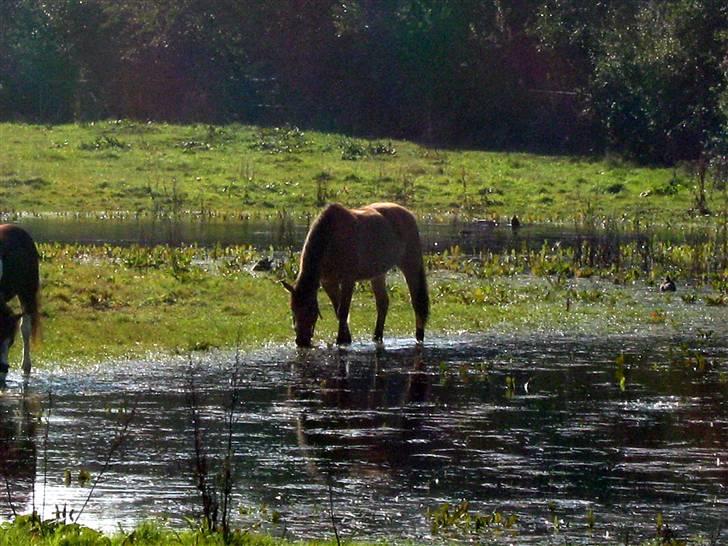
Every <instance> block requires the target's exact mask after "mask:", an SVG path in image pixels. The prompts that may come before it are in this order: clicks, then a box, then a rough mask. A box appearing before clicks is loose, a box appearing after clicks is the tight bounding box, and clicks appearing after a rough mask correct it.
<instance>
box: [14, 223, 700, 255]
mask: <svg viewBox="0 0 728 546" xmlns="http://www.w3.org/2000/svg"><path fill="white" fill-rule="evenodd" d="M17 223H19V224H20V225H22V226H23V227H24V228H26V229H27V230H28V231H29V232H30V233H31V234H32V235H33V237H34V238H35V240H36V241H37V242H59V243H83V244H102V243H108V244H114V245H130V244H138V245H156V244H171V245H179V244H197V245H200V246H212V245H216V244H219V245H222V246H225V245H241V244H246V245H252V246H254V247H256V248H260V249H268V248H274V249H279V250H282V249H288V248H294V249H296V250H298V249H300V248H301V246H302V244H303V240H304V239H305V237H306V233H307V231H308V223H307V222H305V221H303V220H298V221H294V220H293V219H292V218H288V217H282V218H279V219H277V220H275V221H265V220H228V221H221V220H215V219H213V220H199V219H194V218H193V219H183V220H179V221H171V220H165V219H161V220H160V219H154V218H140V219H133V218H132V219H111V220H99V219H95V218H90V217H80V218H68V217H64V216H58V217H56V216H44V217H22V218H20V219H18V221H17ZM420 232H421V235H422V239H423V241H424V244H425V247H426V249H427V250H429V251H436V250H444V249H447V248H449V247H451V246H453V245H459V246H460V247H461V248H462V249H463V250H464V251H465V252H479V251H481V250H487V251H491V252H503V251H504V250H511V249H515V250H521V249H523V248H528V249H538V248H540V247H541V246H542V245H543V244H544V242H548V243H554V242H557V241H559V242H560V243H561V244H563V245H564V246H573V245H576V244H581V243H582V242H583V241H596V242H599V241H609V242H610V243H611V244H622V243H625V242H629V241H634V240H637V241H647V240H649V239H651V238H654V239H657V240H667V241H671V242H677V243H681V242H696V241H701V240H704V239H705V237H706V236H707V233H705V232H703V231H700V230H695V231H690V232H683V231H681V230H672V231H667V230H656V231H655V230H647V231H629V230H624V229H616V228H615V229H605V228H604V227H602V228H599V229H597V228H586V227H568V226H563V225H549V224H534V225H523V226H521V227H520V228H519V229H517V230H513V229H511V227H510V226H509V225H506V224H502V225H493V224H492V223H490V222H477V221H476V222H464V221H451V222H427V221H422V222H420Z"/></svg>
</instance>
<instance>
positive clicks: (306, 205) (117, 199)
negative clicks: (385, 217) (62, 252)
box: [0, 121, 723, 224]
mask: <svg viewBox="0 0 728 546" xmlns="http://www.w3.org/2000/svg"><path fill="white" fill-rule="evenodd" d="M0 142H2V143H3V153H2V154H0V210H3V211H6V212H8V211H10V212H12V211H30V212H70V213H100V212H111V213H116V212H125V213H141V214H164V215H176V214H189V213H197V214H199V213H203V214H215V215H219V216H223V217H239V216H241V215H269V214H273V213H276V212H279V211H284V210H285V211H286V212H289V213H293V214H303V213H307V212H313V211H316V210H317V209H318V208H320V207H321V206H322V205H323V204H324V203H326V202H330V201H340V202H343V203H346V204H350V205H360V204H363V203H367V202H371V201H377V200H394V201H397V202H400V203H403V204H406V205H409V206H410V207H412V208H414V209H415V210H417V211H418V213H420V214H423V215H424V214H432V215H437V214H452V213H456V214H462V215H465V216H474V217H480V218H483V217H489V218H497V219H501V220H502V219H506V218H510V217H511V216H512V215H514V214H515V215H518V216H519V217H520V218H521V219H522V220H525V221H544V220H560V221H574V220H584V219H590V218H595V217H598V216H601V215H604V216H608V217H611V218H628V219H631V220H634V219H636V220H640V221H641V222H642V223H643V224H644V223H645V222H647V223H654V222H663V223H674V222H676V221H686V220H689V219H691V218H692V214H691V213H690V212H689V211H690V209H691V207H692V206H693V203H694V198H695V194H694V189H693V188H694V185H695V180H694V178H693V177H692V176H691V175H690V174H688V173H686V172H684V171H681V170H673V169H664V168H649V167H638V166H635V165H631V164H628V163H625V162H623V161H621V160H619V159H617V158H606V159H604V158H602V159H590V158H585V157H557V156H538V155H531V154H522V153H495V152H484V151H457V150H438V149H431V148H427V147H423V146H420V145H416V144H413V143H410V142H402V141H367V140H361V139H352V138H348V137H345V136H342V135H336V134H322V133H314V132H310V133H309V132H306V133H304V132H302V131H299V130H298V129H295V128H284V129H263V128H258V127H248V126H240V125H234V126H224V127H211V126H205V125H187V126H174V125H167V124H152V123H136V122H129V121H120V122H98V123H95V124H89V125H60V126H52V127H46V126H37V125H26V124H8V123H5V124H0ZM708 190H710V185H709V187H708ZM708 206H709V207H711V208H712V209H713V210H714V211H719V210H722V207H723V200H722V197H721V196H720V195H713V193H712V192H710V191H709V193H708Z"/></svg>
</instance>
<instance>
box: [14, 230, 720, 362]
mask: <svg viewBox="0 0 728 546" xmlns="http://www.w3.org/2000/svg"><path fill="white" fill-rule="evenodd" d="M40 251H41V255H42V263H41V276H42V302H43V303H42V309H43V311H42V313H43V319H44V324H43V338H42V342H41V344H40V345H39V346H37V347H36V348H35V349H34V355H35V362H36V365H39V366H53V365H56V364H67V363H71V362H77V363H83V362H98V361H99V360H107V359H112V358H117V357H126V356H128V357H132V356H143V355H147V354H149V353H158V354H159V355H163V354H172V353H182V354H186V353H188V352H190V351H199V350H208V349H212V348H232V347H240V348H242V349H252V348H256V347H261V346H263V345H265V344H266V343H292V342H293V330H292V326H291V316H290V311H289V302H288V293H287V292H286V291H285V290H284V289H283V288H282V287H281V286H280V284H279V282H278V281H279V279H281V278H288V279H289V280H290V279H292V276H293V275H294V274H295V269H296V266H297V258H296V257H295V256H293V257H291V259H290V260H289V261H286V262H284V263H282V264H281V265H280V266H279V267H278V268H277V269H275V270H274V271H271V272H254V271H253V264H254V263H255V262H256V261H257V260H258V259H259V258H260V256H261V254H259V253H258V252H257V251H254V250H252V249H251V248H249V247H226V248H212V249H205V248H199V247H183V248H173V247H167V246H160V247H154V248H151V249H149V248H141V247H115V246H84V245H57V244H43V245H40ZM512 260H513V257H512V256H511V255H507V254H504V255H493V256H490V257H483V259H482V260H481V261H475V262H474V261H473V260H472V259H470V258H469V257H466V256H462V255H460V254H458V253H457V252H448V253H445V254H438V255H433V256H430V257H428V260H427V261H428V263H429V270H430V272H429V284H430V294H431V300H432V313H431V319H430V322H429V325H428V332H429V335H439V336H443V335H448V334H455V333H461V332H485V331H488V332H503V333H509V332H516V331H524V332H525V331H567V332H572V333H580V332H584V333H594V332H601V333H605V334H606V333H625V332H634V331H644V332H648V331H652V330H654V329H655V328H661V329H663V331H666V329H669V330H670V331H681V330H685V329H694V328H696V327H698V326H699V325H703V326H704V327H706V328H716V327H719V326H720V324H721V322H724V321H721V319H720V317H721V316H722V314H724V313H725V305H726V298H725V287H726V283H725V281H724V280H721V279H723V278H724V277H725V276H726V273H725V272H723V273H722V274H719V273H717V272H713V273H711V274H710V276H706V277H705V278H704V279H703V281H702V284H696V285H695V286H694V287H693V288H692V289H690V292H688V291H687V290H688V289H682V288H681V292H684V294H683V295H684V296H685V297H682V298H681V297H679V296H673V295H670V294H660V293H659V292H658V291H657V288H656V287H655V286H654V281H655V279H656V278H657V277H655V275H658V274H659V273H660V271H661V269H660V267H668V268H669V270H670V271H671V272H673V273H675V272H677V273H678V278H679V276H680V275H679V273H680V272H681V271H682V269H681V266H680V261H679V260H678V261H677V262H664V263H662V262H657V261H656V263H655V266H654V267H655V268H656V269H655V271H653V272H652V273H651V274H644V273H638V272H634V273H631V274H630V273H628V272H629V271H630V269H629V262H628V261H627V260H626V259H623V261H622V267H621V268H620V269H615V268H614V267H613V266H609V267H604V268H596V269H593V270H590V271H589V278H578V277H576V276H574V274H573V270H574V269H575V266H574V265H573V257H569V256H568V255H564V254H563V250H562V249H560V248H559V247H554V248H552V249H550V250H548V252H547V251H546V250H542V251H539V252H532V253H527V254H523V255H520V256H519V257H518V264H519V265H517V266H514V264H513V263H512ZM660 264H661V265H660ZM693 265H694V264H693V263H692V260H688V263H687V265H685V267H686V268H690V267H692V266H693ZM564 272H566V274H568V275H569V276H565V273H564ZM706 275H707V274H706ZM711 279H713V280H711ZM615 282H617V283H618V284H615ZM625 283H627V287H625V286H624V285H625ZM633 283H634V284H633ZM711 283H712V284H713V285H715V286H716V288H711V286H712V284H711ZM389 292H390V310H389V315H388V317H387V324H386V327H385V339H386V337H387V336H389V337H391V336H397V337H414V314H413V311H412V308H411V306H410V303H409V295H408V291H407V288H406V285H405V283H404V280H403V278H402V275H401V274H400V273H399V272H393V273H392V274H391V275H390V277H389ZM319 300H320V302H321V309H322V314H323V317H322V319H321V320H320V321H319V324H318V326H317V329H316V336H315V341H317V342H319V343H331V342H333V341H334V339H335V337H336V330H337V323H336V319H335V316H334V311H333V308H332V307H331V305H330V303H329V301H328V299H326V296H325V294H324V293H323V291H321V292H320V294H319ZM656 317H659V318H660V320H656ZM375 318H376V309H375V303H374V298H373V296H372V294H371V290H370V288H369V285H368V283H362V284H360V285H359V286H358V288H357V291H356V292H355V294H354V300H353V303H352V309H351V317H350V324H351V329H352V333H353V335H354V338H355V339H356V340H359V341H368V340H369V339H370V338H371V334H372V330H373V328H374V322H375ZM20 345H21V344H20V343H17V344H16V346H15V347H13V355H11V356H12V358H13V361H15V360H17V359H18V358H19V351H20V349H19V347H20Z"/></svg>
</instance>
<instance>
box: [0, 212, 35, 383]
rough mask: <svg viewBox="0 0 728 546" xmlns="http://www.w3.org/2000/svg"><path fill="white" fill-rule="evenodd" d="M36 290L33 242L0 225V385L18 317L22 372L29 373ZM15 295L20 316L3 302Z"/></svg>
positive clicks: (9, 226)
mask: <svg viewBox="0 0 728 546" xmlns="http://www.w3.org/2000/svg"><path fill="white" fill-rule="evenodd" d="M39 289H40V278H39V275H38V251H37V249H36V248H35V243H34V242H33V239H31V237H30V235H28V233H27V232H26V231H24V230H23V229H21V228H19V227H18V226H14V225H12V224H5V225H0V382H2V381H4V380H5V376H6V375H7V373H8V368H9V363H8V353H9V351H10V347H11V346H12V344H13V342H14V341H15V334H16V332H17V330H18V322H20V319H21V317H22V323H21V326H20V331H21V333H22V334H23V372H25V374H26V376H27V375H28V374H30V368H31V362H30V340H31V338H35V337H36V335H37V334H38V330H39V326H40V312H39V302H38V290H39ZM15 296H17V297H18V300H19V301H20V308H21V310H22V312H21V313H20V314H15V313H13V311H12V310H11V309H10V307H9V306H8V303H7V302H8V301H10V300H11V299H12V298H14V297H15Z"/></svg>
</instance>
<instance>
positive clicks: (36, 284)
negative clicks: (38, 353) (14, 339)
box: [18, 244, 42, 342]
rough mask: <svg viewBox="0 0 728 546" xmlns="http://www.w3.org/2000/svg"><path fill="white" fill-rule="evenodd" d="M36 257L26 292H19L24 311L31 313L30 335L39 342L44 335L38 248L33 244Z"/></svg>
mask: <svg viewBox="0 0 728 546" xmlns="http://www.w3.org/2000/svg"><path fill="white" fill-rule="evenodd" d="M33 251H34V252H33V254H34V259H33V260H31V263H30V265H29V271H28V273H29V275H28V277H29V281H28V284H27V285H26V287H27V288H26V290H25V293H24V294H18V296H19V299H20V304H21V307H22V308H23V313H27V314H28V315H30V326H31V330H30V337H31V339H32V340H33V341H34V342H37V341H39V340H40V338H41V337H42V335H41V334H42V329H41V313H40V271H39V267H38V264H39V261H40V258H39V256H38V250H37V249H36V248H35V244H33Z"/></svg>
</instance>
